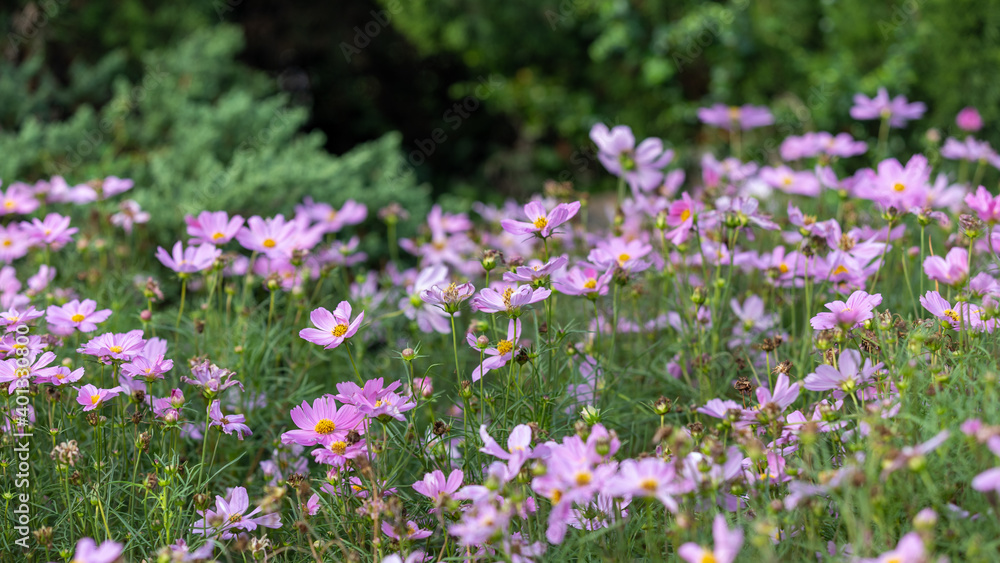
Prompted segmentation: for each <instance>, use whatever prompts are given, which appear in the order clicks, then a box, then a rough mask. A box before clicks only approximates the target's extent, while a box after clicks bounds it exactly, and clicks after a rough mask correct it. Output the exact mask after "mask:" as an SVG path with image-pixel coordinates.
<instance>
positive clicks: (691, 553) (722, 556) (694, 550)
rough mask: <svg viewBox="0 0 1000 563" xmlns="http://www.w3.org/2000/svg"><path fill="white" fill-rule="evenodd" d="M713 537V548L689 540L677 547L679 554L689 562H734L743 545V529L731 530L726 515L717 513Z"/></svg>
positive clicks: (713, 523)
mask: <svg viewBox="0 0 1000 563" xmlns="http://www.w3.org/2000/svg"><path fill="white" fill-rule="evenodd" d="M712 537H713V539H714V540H715V545H714V546H713V547H712V549H707V548H704V547H702V546H700V545H698V544H696V543H692V542H688V543H685V544H684V545H682V546H680V547H679V548H678V549H677V555H680V556H681V558H682V559H684V560H685V561H687V562H688V563H709V562H711V563H733V561H735V560H736V556H737V555H738V554H739V552H740V548H741V547H743V530H742V529H740V528H736V529H734V530H730V529H729V527H728V526H727V525H726V517H725V516H723V515H721V514H716V515H715V519H714V520H713V521H712Z"/></svg>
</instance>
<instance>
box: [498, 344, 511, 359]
mask: <svg viewBox="0 0 1000 563" xmlns="http://www.w3.org/2000/svg"><path fill="white" fill-rule="evenodd" d="M513 350H514V343H513V342H511V341H510V340H501V341H500V343H499V344H497V352H500V355H501V356H502V355H504V354H510V353H511V352H512V351H513Z"/></svg>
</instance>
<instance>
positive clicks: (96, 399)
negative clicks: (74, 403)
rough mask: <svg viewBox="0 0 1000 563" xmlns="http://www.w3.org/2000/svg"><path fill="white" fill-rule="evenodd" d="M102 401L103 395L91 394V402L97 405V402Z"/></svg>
mask: <svg viewBox="0 0 1000 563" xmlns="http://www.w3.org/2000/svg"><path fill="white" fill-rule="evenodd" d="M100 402H101V396H100V395H91V396H90V404H92V405H96V404H97V403H100Z"/></svg>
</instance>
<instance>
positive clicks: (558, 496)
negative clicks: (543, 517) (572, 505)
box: [552, 489, 562, 504]
mask: <svg viewBox="0 0 1000 563" xmlns="http://www.w3.org/2000/svg"><path fill="white" fill-rule="evenodd" d="M560 499H562V491H560V490H559V489H556V490H554V491H552V504H559V500H560Z"/></svg>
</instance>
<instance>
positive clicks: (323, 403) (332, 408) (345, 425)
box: [281, 395, 364, 447]
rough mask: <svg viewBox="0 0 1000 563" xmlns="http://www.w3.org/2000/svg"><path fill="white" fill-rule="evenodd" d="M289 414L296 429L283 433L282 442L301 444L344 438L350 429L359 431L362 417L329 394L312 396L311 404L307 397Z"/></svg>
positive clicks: (342, 440)
mask: <svg viewBox="0 0 1000 563" xmlns="http://www.w3.org/2000/svg"><path fill="white" fill-rule="evenodd" d="M291 417H292V422H294V423H295V425H296V426H298V427H299V429H298V430H289V431H288V432H285V433H284V434H282V435H281V443H282V444H293V443H294V444H299V445H302V446H314V445H316V444H322V445H327V444H331V443H334V442H344V441H345V440H346V439H347V433H348V432H350V431H351V430H358V431H359V432H361V431H362V429H361V426H360V423H361V421H362V420H363V419H364V415H363V414H361V413H360V412H358V409H357V408H355V407H354V406H351V405H342V406H341V407H340V409H337V402H336V401H335V400H334V398H333V396H332V395H327V396H325V397H320V398H318V399H316V400H314V401H313V404H312V405H311V406H310V405H309V402H308V401H302V405H301V406H298V407H294V408H293V409H292V411H291ZM346 445H347V444H346V442H345V444H344V446H345V447H346Z"/></svg>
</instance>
